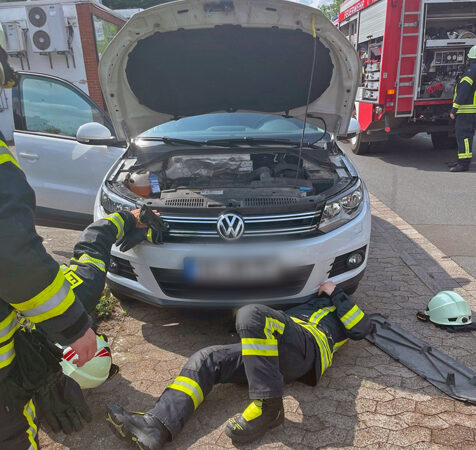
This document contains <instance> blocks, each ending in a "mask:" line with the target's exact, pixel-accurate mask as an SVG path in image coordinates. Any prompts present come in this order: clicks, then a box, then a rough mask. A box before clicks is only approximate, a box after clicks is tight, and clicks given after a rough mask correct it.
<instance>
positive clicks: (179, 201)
mask: <svg viewBox="0 0 476 450" xmlns="http://www.w3.org/2000/svg"><path fill="white" fill-rule="evenodd" d="M204 203H205V201H204V200H203V198H173V199H169V200H165V206H179V207H182V208H196V207H200V206H203V205H204Z"/></svg>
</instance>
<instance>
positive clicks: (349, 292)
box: [344, 283, 359, 295]
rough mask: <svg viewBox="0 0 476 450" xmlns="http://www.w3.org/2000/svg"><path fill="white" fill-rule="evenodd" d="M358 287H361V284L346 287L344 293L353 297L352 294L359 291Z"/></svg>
mask: <svg viewBox="0 0 476 450" xmlns="http://www.w3.org/2000/svg"><path fill="white" fill-rule="evenodd" d="M358 287H359V283H357V284H354V285H353V286H349V287H346V288H345V289H344V292H345V293H346V294H347V295H352V294H353V293H354V292H355V291H356V290H357V288H358Z"/></svg>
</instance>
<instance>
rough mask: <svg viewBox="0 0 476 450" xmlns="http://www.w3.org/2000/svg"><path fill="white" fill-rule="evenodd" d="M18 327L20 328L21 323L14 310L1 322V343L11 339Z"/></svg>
mask: <svg viewBox="0 0 476 450" xmlns="http://www.w3.org/2000/svg"><path fill="white" fill-rule="evenodd" d="M18 328H20V324H19V323H18V320H17V313H16V312H15V311H12V312H11V313H10V314H9V315H8V316H7V317H6V318H5V319H3V320H2V321H1V322H0V343H1V342H5V341H8V340H9V339H11V337H12V336H13V335H14V334H15V332H16V331H17V330H18Z"/></svg>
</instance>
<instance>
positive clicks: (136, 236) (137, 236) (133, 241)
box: [116, 228, 147, 252]
mask: <svg viewBox="0 0 476 450" xmlns="http://www.w3.org/2000/svg"><path fill="white" fill-rule="evenodd" d="M146 239H147V228H135V229H134V230H132V231H130V232H128V233H125V234H124V236H123V237H122V238H121V239H119V240H118V241H117V242H116V244H117V245H118V246H119V250H120V251H121V252H127V250H130V249H131V248H133V247H135V246H136V245H137V244H139V243H140V242H142V241H145V240H146Z"/></svg>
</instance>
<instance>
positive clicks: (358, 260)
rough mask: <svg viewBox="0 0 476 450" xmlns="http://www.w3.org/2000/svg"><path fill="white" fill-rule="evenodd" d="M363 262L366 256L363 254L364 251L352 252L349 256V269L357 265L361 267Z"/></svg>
mask: <svg viewBox="0 0 476 450" xmlns="http://www.w3.org/2000/svg"><path fill="white" fill-rule="evenodd" d="M363 262H364V256H363V255H362V253H352V254H351V255H350V256H349V257H348V258H347V267H348V268H349V269H355V268H356V267H359V266H360V265H361V264H362V263H363Z"/></svg>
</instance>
